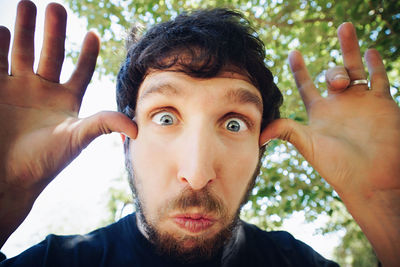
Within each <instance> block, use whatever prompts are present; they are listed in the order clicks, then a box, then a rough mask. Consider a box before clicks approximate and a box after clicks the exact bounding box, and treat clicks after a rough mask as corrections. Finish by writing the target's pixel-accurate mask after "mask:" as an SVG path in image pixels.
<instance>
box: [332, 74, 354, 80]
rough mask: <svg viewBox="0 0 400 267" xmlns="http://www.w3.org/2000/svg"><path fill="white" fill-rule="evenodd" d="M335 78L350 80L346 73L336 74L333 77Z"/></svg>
mask: <svg viewBox="0 0 400 267" xmlns="http://www.w3.org/2000/svg"><path fill="white" fill-rule="evenodd" d="M333 80H348V81H349V80H350V79H349V77H348V76H347V75H344V74H336V75H335V76H334V77H333Z"/></svg>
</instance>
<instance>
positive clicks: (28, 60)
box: [11, 0, 36, 75]
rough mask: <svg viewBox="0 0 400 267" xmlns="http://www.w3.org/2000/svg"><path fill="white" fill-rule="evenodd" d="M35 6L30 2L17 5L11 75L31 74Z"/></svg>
mask: <svg viewBox="0 0 400 267" xmlns="http://www.w3.org/2000/svg"><path fill="white" fill-rule="evenodd" d="M35 20H36V6H35V4H34V3H32V2H31V1H26V0H24V1H21V2H19V3H18V8H17V19H16V22H15V30H14V42H13V48H12V52H11V74H12V75H18V74H19V73H20V72H27V71H29V72H32V69H33V61H34V52H35V51H34V36H35Z"/></svg>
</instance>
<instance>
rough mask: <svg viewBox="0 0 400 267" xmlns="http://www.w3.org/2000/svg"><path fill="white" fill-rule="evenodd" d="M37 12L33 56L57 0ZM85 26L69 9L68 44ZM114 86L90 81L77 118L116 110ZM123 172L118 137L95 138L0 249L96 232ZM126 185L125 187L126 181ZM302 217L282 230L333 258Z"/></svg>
mask: <svg viewBox="0 0 400 267" xmlns="http://www.w3.org/2000/svg"><path fill="white" fill-rule="evenodd" d="M17 2H18V1H10V0H0V9H1V10H2V11H1V16H0V25H4V26H6V27H8V28H9V29H10V31H11V32H13V23H14V21H15V14H16V5H17ZM33 2H35V4H36V5H37V9H38V12H37V13H38V16H37V32H36V42H35V47H36V55H39V53H40V46H41V41H42V37H43V23H44V11H45V7H46V5H47V3H49V2H59V3H62V1H60V0H53V1H49V0H36V1H35V0H34V1H33ZM85 29H86V23H85V21H84V20H79V19H78V18H77V17H76V16H75V15H74V14H73V13H72V12H71V11H70V10H68V27H67V38H68V39H67V44H66V45H67V46H68V44H71V43H74V44H80V43H81V42H82V40H83V37H84V35H85V33H86V31H85ZM72 70H73V65H72V63H71V62H70V61H69V60H66V62H65V64H64V67H63V72H62V76H61V81H65V80H67V79H68V77H69V75H70V74H71V73H72ZM115 109H116V105H115V85H114V84H113V83H112V82H110V81H109V80H108V79H107V77H104V78H103V79H102V80H99V79H98V77H96V75H95V77H94V78H93V80H92V83H91V84H90V85H89V87H88V89H87V92H86V95H85V98H84V101H83V105H82V108H81V113H80V116H81V117H86V116H89V115H92V114H94V113H96V112H98V111H100V110H115ZM123 174H124V166H123V153H122V145H121V142H120V138H119V135H118V134H111V135H108V136H102V137H99V138H97V139H96V140H95V141H94V142H93V143H92V144H90V145H89V146H88V147H87V148H86V149H85V150H84V151H83V152H82V153H81V155H80V156H79V157H78V158H77V159H76V160H75V161H74V162H72V163H71V164H70V165H69V166H68V167H67V168H66V169H65V170H64V171H63V172H61V173H60V174H59V175H58V176H57V177H56V178H55V179H54V181H53V182H52V183H51V184H50V185H49V186H48V187H47V188H46V189H45V190H44V191H43V193H42V194H41V195H40V196H39V198H38V199H37V201H36V202H35V205H34V207H33V209H32V211H31V212H30V214H29V216H28V217H27V218H26V220H25V221H24V222H23V224H22V225H21V226H20V227H19V228H18V229H17V231H16V232H14V234H13V235H12V236H11V237H10V238H9V239H8V241H7V242H6V244H5V245H4V246H3V247H2V248H1V251H2V252H3V253H5V254H6V255H7V256H8V257H12V256H14V255H17V254H19V253H20V252H22V251H23V250H25V249H27V248H29V247H30V246H32V245H34V244H36V243H38V242H40V241H41V240H43V239H44V238H45V237H46V235H48V234H50V233H56V234H77V233H80V234H83V233H86V232H88V231H91V230H94V229H96V228H97V227H98V225H99V224H100V222H101V221H102V220H103V219H105V218H106V216H107V215H108V214H107V213H106V212H105V211H106V209H107V208H106V205H107V201H108V189H109V188H110V187H111V186H113V185H115V183H116V182H115V179H116V178H118V177H120V176H121V175H123ZM119 183H120V182H119ZM124 183H125V185H126V187H128V183H127V182H126V181H124ZM303 218H304V217H303V215H302V213H296V214H295V215H294V216H293V219H291V220H288V222H287V223H285V225H284V227H283V229H285V230H287V231H289V232H290V233H292V234H293V235H294V236H295V237H296V238H297V239H300V240H302V241H304V242H305V243H307V244H309V245H310V246H312V247H313V248H314V249H315V250H316V251H318V252H319V253H321V254H322V255H324V256H325V257H328V258H331V253H332V249H333V248H334V247H335V246H336V244H338V242H339V236H338V235H325V236H321V235H314V231H315V229H316V228H318V227H319V226H321V225H322V224H324V222H326V218H323V217H321V218H319V219H318V220H317V222H316V223H314V224H305V223H304V222H303Z"/></svg>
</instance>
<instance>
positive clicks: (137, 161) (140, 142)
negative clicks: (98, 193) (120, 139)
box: [130, 135, 174, 212]
mask: <svg viewBox="0 0 400 267" xmlns="http://www.w3.org/2000/svg"><path fill="white" fill-rule="evenodd" d="M130 153H131V160H132V166H133V169H134V173H135V184H136V187H137V190H138V192H139V195H140V198H141V201H142V202H143V204H144V203H145V207H146V209H147V212H151V211H152V210H155V209H156V208H157V207H158V206H159V205H160V203H163V202H164V201H165V199H166V198H168V194H169V190H166V188H169V187H170V183H171V182H172V181H173V179H174V165H173V160H172V157H171V156H170V155H171V150H170V148H169V146H168V145H165V143H164V142H160V141H157V139H155V138H154V137H153V136H151V135H146V136H145V137H144V136H142V137H139V136H138V138H137V139H136V140H132V142H131V144H130Z"/></svg>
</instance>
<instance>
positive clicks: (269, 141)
mask: <svg viewBox="0 0 400 267" xmlns="http://www.w3.org/2000/svg"><path fill="white" fill-rule="evenodd" d="M271 141H272V139H269V140H268V141H267V142H265V143H264V144H262V145H261V147H263V146H265V147H266V146H268V145H269V143H271Z"/></svg>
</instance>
